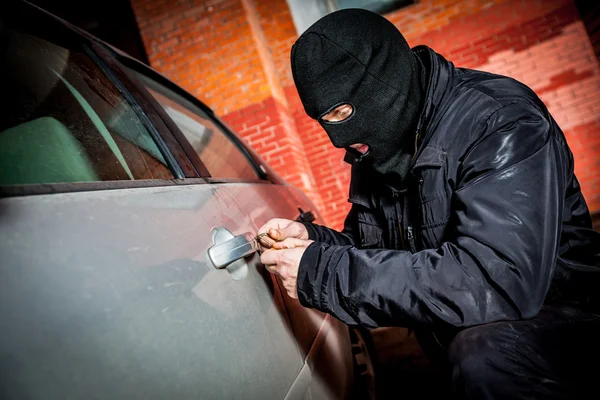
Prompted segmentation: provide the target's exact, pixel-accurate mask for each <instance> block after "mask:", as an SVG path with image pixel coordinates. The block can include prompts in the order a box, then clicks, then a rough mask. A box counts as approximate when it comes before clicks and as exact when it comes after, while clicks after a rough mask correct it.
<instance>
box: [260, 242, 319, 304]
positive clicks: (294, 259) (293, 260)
mask: <svg viewBox="0 0 600 400" xmlns="http://www.w3.org/2000/svg"><path fill="white" fill-rule="evenodd" d="M312 242H313V241H312V240H302V239H297V238H287V239H285V240H284V241H281V242H276V243H275V244H274V245H273V248H271V249H269V250H266V251H265V252H264V253H263V254H262V255H261V256H260V261H261V262H262V263H263V264H265V266H266V267H267V269H268V270H269V271H270V272H272V273H274V274H277V275H279V276H280V278H281V282H282V283H283V287H284V288H285V290H286V292H287V294H288V296H290V297H291V298H292V299H297V298H298V267H299V266H300V260H301V259H302V255H303V254H304V251H305V250H306V248H307V247H308V245H309V244H311V243H312Z"/></svg>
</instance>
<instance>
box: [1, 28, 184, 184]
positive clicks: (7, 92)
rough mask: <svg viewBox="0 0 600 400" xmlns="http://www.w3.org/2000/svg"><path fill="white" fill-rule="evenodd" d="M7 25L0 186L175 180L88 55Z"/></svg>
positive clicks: (133, 116)
mask: <svg viewBox="0 0 600 400" xmlns="http://www.w3.org/2000/svg"><path fill="white" fill-rule="evenodd" d="M7 22H8V23H7V24H6V25H4V26H2V27H1V31H0V43H2V46H3V47H5V49H7V51H6V52H5V53H4V54H3V55H2V56H3V57H4V59H3V61H2V67H1V68H2V69H1V73H0V85H1V87H2V93H0V99H1V100H0V101H1V107H2V113H1V115H0V185H22V184H40V183H67V182H68V183H71V182H93V181H116V180H133V179H171V178H173V175H172V174H171V172H170V170H169V168H168V167H167V165H166V162H165V159H164V157H163V155H162V154H161V153H160V151H159V149H158V147H157V145H156V143H155V142H154V140H153V138H152V137H151V136H150V134H149V132H148V131H147V130H146V128H145V127H144V125H143V124H142V123H141V121H140V120H139V119H138V117H137V115H136V114H135V112H134V111H133V109H132V108H131V106H130V105H129V103H127V102H126V100H125V99H124V98H123V97H122V96H121V94H120V93H119V91H118V89H117V88H116V87H115V86H114V85H113V83H112V82H111V81H110V79H109V78H108V77H107V76H106V75H104V73H103V72H102V70H101V69H100V68H99V67H98V65H96V64H95V62H94V61H93V60H92V59H91V58H90V57H89V56H88V55H87V54H85V53H84V52H83V51H82V49H80V48H78V47H75V46H69V45H59V44H56V43H54V41H53V40H52V38H40V37H38V36H35V35H32V34H29V33H27V32H26V30H24V29H21V28H20V27H18V26H10V24H11V22H10V21H7ZM12 24H16V25H18V21H13V22H12ZM49 34H50V35H51V32H49Z"/></svg>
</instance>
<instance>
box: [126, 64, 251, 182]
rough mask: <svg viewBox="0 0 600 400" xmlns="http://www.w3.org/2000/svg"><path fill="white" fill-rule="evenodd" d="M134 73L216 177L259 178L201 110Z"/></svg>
mask: <svg viewBox="0 0 600 400" xmlns="http://www.w3.org/2000/svg"><path fill="white" fill-rule="evenodd" d="M131 72H132V73H134V74H135V75H136V76H137V77H138V78H139V79H140V80H141V81H142V83H143V84H144V85H145V86H146V88H147V89H148V91H149V92H150V94H152V96H153V97H154V98H155V99H156V100H157V101H158V103H160V105H161V106H162V107H163V108H164V110H165V111H166V112H167V114H169V116H170V117H171V119H172V120H173V122H175V124H177V126H178V127H179V129H180V130H181V132H182V133H183V134H184V135H185V137H186V139H187V140H188V141H189V142H190V144H191V145H192V147H193V148H194V150H195V151H196V153H197V154H198V156H199V157H200V159H201V160H202V162H203V163H204V165H205V166H206V169H208V172H209V173H210V175H211V176H212V177H213V178H229V179H258V178H259V177H258V175H257V173H256V170H255V168H254V166H253V165H252V163H251V162H250V160H248V158H247V157H246V156H245V155H244V153H242V151H241V150H240V148H239V147H238V146H237V145H236V144H235V143H234V142H233V141H232V140H231V139H230V138H229V137H228V136H227V135H226V134H225V133H224V132H223V131H222V130H221V129H220V128H219V127H218V126H217V125H216V124H215V123H214V122H213V121H212V120H211V119H210V117H209V116H208V115H206V113H205V112H204V111H202V109H201V108H200V107H197V106H196V105H194V104H192V103H191V102H190V101H188V100H187V99H185V98H184V97H182V96H180V95H179V94H177V93H175V92H174V91H172V90H170V89H168V88H166V87H164V86H162V85H160V84H159V83H157V82H155V81H154V80H152V79H150V78H148V77H147V76H145V75H142V74H140V73H138V72H136V71H133V70H131Z"/></svg>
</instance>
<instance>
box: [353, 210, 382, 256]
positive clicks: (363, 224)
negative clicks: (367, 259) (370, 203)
mask: <svg viewBox="0 0 600 400" xmlns="http://www.w3.org/2000/svg"><path fill="white" fill-rule="evenodd" d="M358 232H359V234H360V248H361V249H369V248H380V247H382V244H383V229H382V228H381V226H380V225H379V223H378V222H377V219H376V218H375V216H374V215H373V214H371V213H370V212H368V211H361V212H359V214H358Z"/></svg>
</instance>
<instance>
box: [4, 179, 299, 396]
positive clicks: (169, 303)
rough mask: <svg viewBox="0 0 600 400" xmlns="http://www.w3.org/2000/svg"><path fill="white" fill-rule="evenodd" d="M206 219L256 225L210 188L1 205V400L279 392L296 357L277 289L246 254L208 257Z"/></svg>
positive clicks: (238, 230)
mask: <svg viewBox="0 0 600 400" xmlns="http://www.w3.org/2000/svg"><path fill="white" fill-rule="evenodd" d="M215 227H225V228H227V229H229V230H230V231H231V232H232V233H233V234H235V235H238V234H244V233H246V232H251V233H255V228H254V226H253V224H252V223H251V221H250V219H249V218H248V216H247V214H246V213H245V211H244V210H242V209H241V208H240V207H239V205H238V203H237V202H236V201H235V200H234V199H233V198H232V197H231V195H230V194H229V192H228V191H227V190H226V189H224V188H221V187H219V185H191V186H182V187H169V188H164V187H163V188H140V189H123V190H110V191H102V192H81V193H64V194H54V195H41V196H29V197H12V198H4V199H1V200H0V237H2V240H1V241H0V254H2V267H1V270H2V280H0V310H2V311H1V312H0V315H1V318H2V321H3V329H2V335H1V336H2V340H0V359H1V360H2V361H1V363H2V371H3V373H2V375H3V379H2V380H3V389H4V390H5V391H7V394H8V395H9V396H8V397H12V398H24V397H26V398H55V397H56V398H82V397H94V395H93V394H94V393H96V394H101V396H100V397H102V398H128V399H133V398H179V397H186V398H188V397H190V398H191V397H200V398H231V397H236V398H240V397H244V398H283V397H284V396H285V394H286V393H287V391H288V389H289V387H290V386H291V385H292V382H293V381H294V380H295V378H296V376H297V374H298V372H299V371H300V369H301V367H302V363H303V359H302V356H301V355H300V352H299V350H298V346H297V345H296V342H295V340H294V337H293V336H292V335H291V334H290V332H289V331H288V329H289V328H288V326H289V324H288V323H287V322H286V317H285V314H282V312H283V311H284V310H285V308H284V306H283V305H282V304H281V295H280V294H279V293H277V292H276V291H275V286H274V285H273V281H272V280H271V275H270V274H269V273H267V272H265V270H264V267H263V266H261V265H260V264H259V263H258V262H257V257H254V258H252V259H251V260H250V261H249V262H248V273H247V276H246V277H245V278H244V279H241V280H234V279H232V277H231V276H230V274H229V273H228V271H227V270H216V269H214V268H213V267H212V266H210V265H207V263H206V260H205V253H206V251H207V249H208V247H210V246H211V245H212V241H211V231H212V229H213V228H215ZM278 299H279V300H278ZM278 302H279V304H277V303H278ZM3 397H5V396H3Z"/></svg>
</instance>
